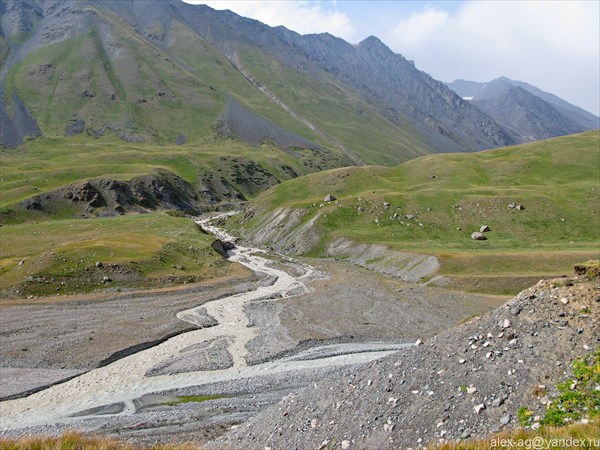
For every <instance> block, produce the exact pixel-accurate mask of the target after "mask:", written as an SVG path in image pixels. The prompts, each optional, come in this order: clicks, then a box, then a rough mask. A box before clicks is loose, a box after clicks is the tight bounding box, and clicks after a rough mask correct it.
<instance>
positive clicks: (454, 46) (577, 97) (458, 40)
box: [383, 1, 600, 114]
mask: <svg viewBox="0 0 600 450" xmlns="http://www.w3.org/2000/svg"><path fill="white" fill-rule="evenodd" d="M443 6H444V4H443V3H440V4H439V5H437V6H434V7H427V8H425V9H423V10H422V11H418V12H415V13H413V14H411V15H410V16H409V17H408V18H406V19H402V20H400V21H399V22H398V23H397V25H396V26H394V27H392V28H391V29H390V30H389V31H388V32H387V33H385V35H384V36H383V39H384V40H385V41H386V42H387V43H388V45H390V47H392V49H393V50H394V51H396V52H398V53H401V54H403V55H404V56H406V57H407V58H409V59H413V60H415V63H416V64H417V67H419V68H420V69H422V70H425V71H426V72H428V73H430V74H431V75H432V76H433V77H435V78H438V79H441V80H444V81H452V80H453V79H455V78H466V79H471V80H478V81H488V80H490V79H492V78H495V77H498V76H500V75H504V76H507V77H509V78H514V79H517V80H521V81H526V82H528V83H531V84H534V85H536V86H537V87H539V88H541V89H543V90H547V91H549V92H552V93H555V94H557V95H559V96H561V97H563V98H564V99H565V100H567V101H570V102H572V103H575V104H577V105H580V106H582V107H584V108H586V109H588V110H590V111H592V112H594V113H595V114H598V109H599V107H600V105H599V102H600V100H599V88H598V80H599V78H600V73H599V55H600V44H599V41H600V36H599V33H600V32H599V26H598V20H599V15H600V12H599V2H596V1H589V2H588V1H582V2H574V1H568V2H561V1H547V2H546V1H506V2H503V1H472V2H466V3H465V4H464V5H463V6H462V7H461V8H459V9H458V10H457V11H456V12H454V13H452V14H450V13H448V12H446V11H444V10H443V9H441V8H443Z"/></svg>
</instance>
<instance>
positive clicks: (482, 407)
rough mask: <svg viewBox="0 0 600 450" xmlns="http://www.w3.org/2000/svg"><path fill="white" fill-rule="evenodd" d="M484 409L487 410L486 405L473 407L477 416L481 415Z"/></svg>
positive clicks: (481, 404)
mask: <svg viewBox="0 0 600 450" xmlns="http://www.w3.org/2000/svg"><path fill="white" fill-rule="evenodd" d="M484 409H485V404H484V403H480V404H479V405H477V406H474V407H473V411H475V414H479V413H480V412H481V411H483V410H484Z"/></svg>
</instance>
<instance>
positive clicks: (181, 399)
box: [166, 395, 228, 406]
mask: <svg viewBox="0 0 600 450" xmlns="http://www.w3.org/2000/svg"><path fill="white" fill-rule="evenodd" d="M227 397H228V396H226V395H181V396H178V397H177V398H176V399H175V400H173V401H170V402H167V403H166V405H168V406H175V405H180V404H182V403H192V402H195V403H200V402H206V401H208V400H218V399H220V398H227Z"/></svg>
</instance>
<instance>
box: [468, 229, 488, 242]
mask: <svg viewBox="0 0 600 450" xmlns="http://www.w3.org/2000/svg"><path fill="white" fill-rule="evenodd" d="M471 239H473V240H475V241H485V240H486V239H487V238H486V237H485V236H484V235H483V233H481V232H479V231H474V232H473V233H471Z"/></svg>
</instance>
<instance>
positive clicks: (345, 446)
mask: <svg viewBox="0 0 600 450" xmlns="http://www.w3.org/2000/svg"><path fill="white" fill-rule="evenodd" d="M349 448H350V441H342V450H348V449H349Z"/></svg>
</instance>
